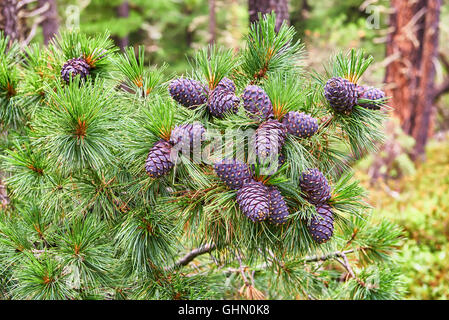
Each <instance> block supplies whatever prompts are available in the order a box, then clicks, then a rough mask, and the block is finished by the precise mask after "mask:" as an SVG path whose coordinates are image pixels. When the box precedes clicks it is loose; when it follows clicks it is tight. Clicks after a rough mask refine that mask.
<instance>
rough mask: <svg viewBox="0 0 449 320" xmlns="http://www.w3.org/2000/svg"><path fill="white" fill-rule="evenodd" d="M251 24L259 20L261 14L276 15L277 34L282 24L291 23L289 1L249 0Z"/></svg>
mask: <svg viewBox="0 0 449 320" xmlns="http://www.w3.org/2000/svg"><path fill="white" fill-rule="evenodd" d="M248 10H249V22H250V23H253V22H257V21H258V20H259V16H258V14H259V12H260V13H262V15H264V14H267V13H271V12H272V11H274V12H275V13H276V32H277V31H279V29H280V28H281V25H282V22H284V21H286V22H287V23H290V19H289V14H288V0H248Z"/></svg>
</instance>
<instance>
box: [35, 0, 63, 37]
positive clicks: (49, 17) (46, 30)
mask: <svg viewBox="0 0 449 320" xmlns="http://www.w3.org/2000/svg"><path fill="white" fill-rule="evenodd" d="M38 3H39V7H42V6H44V5H45V4H47V3H48V5H49V6H50V7H49V9H48V10H47V11H46V12H45V13H44V14H43V17H44V18H45V20H44V21H42V23H41V26H42V33H43V35H44V43H45V45H47V44H48V43H49V42H50V40H51V39H52V38H53V37H54V36H55V35H56V34H58V29H59V16H58V8H57V6H56V0H39V2H38Z"/></svg>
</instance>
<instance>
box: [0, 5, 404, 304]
mask: <svg viewBox="0 0 449 320" xmlns="http://www.w3.org/2000/svg"><path fill="white" fill-rule="evenodd" d="M189 3H190V2H189ZM191 3H193V4H194V3H195V1H192V2H191ZM274 22H275V16H274V15H268V16H265V17H264V18H263V20H262V21H261V22H260V24H255V25H253V26H252V28H251V30H250V33H249V35H248V44H247V47H246V48H245V49H244V50H241V51H238V52H233V51H231V50H228V49H224V48H222V47H219V46H210V47H209V48H207V49H203V50H200V51H199V53H198V54H197V55H196V58H195V59H194V61H193V63H192V65H191V68H192V71H191V74H193V75H195V77H196V79H198V80H201V81H203V82H204V81H206V83H207V84H208V87H209V89H213V88H215V86H216V85H217V83H218V82H219V81H220V80H221V79H222V78H223V77H224V76H231V77H232V78H234V79H235V80H236V84H237V91H236V94H237V95H239V93H240V92H242V90H243V89H244V87H245V86H247V85H248V84H253V83H257V84H259V85H261V86H263V87H264V88H266V89H267V93H268V95H269V98H270V99H271V101H272V103H273V104H274V105H275V112H274V113H275V114H274V115H275V118H276V119H277V120H279V121H281V120H282V117H283V116H284V114H285V113H286V112H287V111H302V112H306V113H309V114H311V115H313V116H314V117H317V118H318V117H319V118H320V119H332V121H330V123H329V122H327V121H326V120H323V121H321V123H320V128H319V132H318V133H317V134H316V135H314V136H313V137H312V138H310V139H304V138H297V137H295V136H292V135H289V137H288V138H287V143H286V144H285V146H284V152H285V155H286V157H287V160H286V163H285V165H283V166H282V168H281V169H280V170H278V171H277V172H276V173H275V174H273V175H271V176H268V175H262V174H261V172H260V170H259V169H260V168H259V167H258V166H256V171H257V174H256V175H255V178H256V179H258V180H261V181H263V182H264V183H265V184H267V185H269V186H275V187H277V188H278V189H279V191H280V192H281V193H282V195H283V197H284V198H285V201H286V203H287V205H288V208H289V213H290V214H289V216H288V219H287V222H286V223H285V224H283V225H280V226H278V225H274V224H272V223H269V222H268V221H263V222H260V223H253V222H252V221H251V220H249V219H248V218H247V217H246V216H244V215H243V214H242V212H241V210H240V208H239V206H238V204H237V203H236V191H235V190H229V189H228V188H227V187H226V186H225V185H224V184H223V183H222V182H221V181H220V179H219V178H218V177H217V175H216V174H215V172H214V170H213V167H212V164H213V163H207V161H203V162H195V161H194V160H195V159H192V158H191V157H190V156H189V155H186V154H182V155H181V157H180V160H182V161H180V162H179V163H178V162H177V163H175V165H174V168H173V169H172V170H171V171H170V172H169V173H168V174H167V175H165V176H162V177H160V178H152V177H150V176H148V175H147V174H146V171H145V162H146V160H147V156H148V152H149V150H150V149H151V148H152V147H153V145H154V143H155V142H156V141H158V140H159V139H165V140H169V138H170V136H171V131H172V129H173V127H174V126H175V125H178V124H186V123H193V122H197V123H201V124H202V125H203V126H204V128H205V129H215V131H216V132H218V133H226V134H230V133H231V132H230V130H229V129H234V130H235V132H237V133H238V139H236V140H237V141H236V143H237V142H244V140H245V137H244V136H243V134H242V135H240V133H242V132H243V130H244V129H249V128H251V129H256V128H257V127H258V125H259V124H258V123H257V122H256V121H254V120H252V119H250V118H249V116H248V114H247V113H246V112H245V111H244V110H242V109H243V108H240V111H239V112H238V113H237V114H235V115H227V116H225V117H224V118H223V119H220V120H217V119H213V118H212V117H210V116H209V114H208V113H207V108H206V106H201V107H199V108H197V109H194V110H186V109H185V108H184V107H182V106H181V105H179V104H177V103H176V102H175V101H174V100H173V99H172V98H171V97H170V96H169V95H168V92H167V91H168V90H167V83H166V81H165V79H166V78H165V77H166V75H165V73H164V70H165V68H164V67H162V68H152V69H149V68H148V67H146V66H145V64H144V60H145V56H144V51H143V48H139V50H138V52H137V55H136V53H135V52H134V50H133V49H131V48H128V49H126V50H125V52H124V53H122V54H115V51H116V48H114V47H113V46H112V43H111V41H110V39H109V37H108V35H107V33H105V34H103V35H99V36H98V37H90V36H86V35H85V34H83V33H80V32H78V31H72V32H67V33H62V34H61V36H59V37H58V38H57V39H56V40H55V41H54V42H53V43H52V44H50V46H49V48H48V49H47V50H45V51H44V53H42V52H41V51H40V50H37V47H36V46H34V47H31V48H30V49H28V51H27V54H26V55H25V56H26V58H25V60H24V61H25V62H24V63H22V64H19V65H18V66H17V68H18V70H19V72H23V74H24V75H26V79H25V80H24V84H23V86H20V85H19V87H20V88H21V90H19V91H18V93H17V95H18V100H17V101H21V103H23V105H22V106H23V108H24V110H25V114H26V119H25V118H23V119H22V122H21V123H20V127H19V128H18V129H17V130H16V129H14V127H13V126H9V127H8V128H10V129H11V131H10V132H8V135H9V136H8V140H11V141H9V143H6V144H5V146H4V148H5V150H4V151H3V154H2V169H3V170H5V171H6V173H7V179H6V183H7V187H8V192H9V194H10V196H11V199H12V202H11V204H10V205H9V206H8V207H7V208H5V210H2V211H1V214H0V218H1V219H0V256H1V257H2V258H3V259H0V274H1V275H2V276H3V275H5V277H7V278H8V280H6V281H4V280H2V282H0V285H1V292H5V293H4V294H3V293H2V294H3V295H4V297H5V298H21V299H68V298H69V299H106V298H115V299H195V298H202V299H206V298H230V297H233V298H242V297H243V298H250V299H254V298H263V297H265V296H266V297H269V298H292V297H297V298H311V299H316V298H327V297H338V298H344V299H351V298H352V299H354V298H355V299H387V298H388V299H393V298H395V299H396V298H399V297H400V296H401V294H402V290H401V289H400V286H399V285H400V278H399V276H398V273H396V272H393V271H391V270H395V268H396V262H395V252H396V248H397V247H398V246H399V243H400V242H401V241H402V232H401V230H399V229H398V228H397V227H395V226H394V225H392V224H391V223H389V222H387V221H384V222H382V223H380V224H378V225H373V224H372V223H370V219H371V217H370V215H369V213H368V212H367V208H368V206H367V205H366V203H365V202H364V201H363V197H364V190H363V189H362V188H361V187H360V186H359V184H358V182H357V181H354V180H353V179H352V178H351V177H352V176H351V174H350V173H349V171H350V170H349V168H348V167H344V165H343V163H342V162H343V161H342V159H343V155H344V151H342V150H345V149H344V147H346V148H348V147H349V148H352V149H353V150H360V149H361V148H362V146H363V147H370V146H371V145H374V144H375V143H377V142H379V140H381V135H380V128H379V127H380V124H381V121H380V120H381V118H382V116H381V115H379V114H377V113H375V112H373V111H372V110H370V111H369V112H368V110H362V109H356V111H355V112H354V113H353V114H352V115H351V117H348V118H344V117H340V118H339V117H337V116H335V117H334V118H329V117H331V116H332V113H331V111H330V109H329V108H325V107H324V106H325V105H326V104H325V100H324V97H323V94H322V84H321V83H317V82H316V81H314V79H311V77H309V76H308V75H307V74H303V73H302V72H301V69H300V68H298V67H297V62H298V61H299V60H300V59H301V58H302V56H303V52H302V45H301V44H300V43H299V41H296V40H295V30H294V28H292V27H287V26H286V25H284V26H283V27H282V28H281V29H280V31H279V33H278V34H277V35H276V34H275V33H274ZM79 56H83V57H84V58H85V59H86V60H89V61H88V62H89V64H90V65H91V66H92V67H93V70H94V72H91V73H90V74H89V75H88V76H87V80H86V81H80V79H79V78H75V79H73V80H72V81H70V83H69V84H66V83H65V82H64V81H62V79H61V75H60V70H61V67H62V65H63V64H64V63H65V62H66V60H67V59H70V58H74V57H79ZM352 58H353V59H352V60H351V59H349V58H347V57H343V56H342V58H341V59H340V60H337V61H332V63H334V64H333V66H334V67H335V69H336V70H337V69H338V68H340V69H343V68H341V66H342V65H346V64H349V65H351V67H350V68H349V70H351V72H352V71H354V70H355V71H354V73H357V74H358V75H360V76H361V74H362V73H363V71H364V69H365V68H364V67H360V66H361V65H364V62H363V61H362V57H361V56H357V57H356V56H354V55H353V56H352ZM348 59H349V60H348ZM355 60H357V61H362V62H361V63H360V65H359V64H358V63H355V64H354V65H355V67H354V66H352V65H353V63H352V62H351V61H355ZM357 65H359V67H357ZM0 71H1V72H2V73H4V72H6V71H5V70H3V69H2V70H0ZM340 71H341V70H340ZM36 74H37V76H36ZM0 79H1V77H0ZM28 95H29V96H31V97H32V102H29V103H26V102H25V101H26V98H27V97H28ZM208 132H212V130H211V131H208ZM341 132H343V134H340V133H341ZM207 138H211V137H207ZM342 145H343V148H342ZM228 147H230V149H232V150H231V151H230V153H231V154H234V153H235V152H236V150H235V149H236V148H235V147H236V145H234V142H232V143H230V146H228ZM216 148H218V147H217V146H216V145H214V141H213V137H212V139H211V140H207V141H205V144H204V145H203V150H202V151H203V154H205V156H206V159H203V160H211V159H212V158H213V154H214V151H216V150H215V149H216ZM249 149H250V148H244V153H245V154H244V155H242V156H244V159H246V158H248V157H249V156H250V154H249V153H250V151H249ZM239 156H240V155H239ZM215 160H216V159H215ZM212 162H213V161H212ZM309 168H319V169H320V170H321V171H323V172H324V174H325V175H326V177H328V179H329V183H330V185H331V186H332V189H333V192H332V198H331V199H330V201H329V204H330V205H331V206H332V210H333V216H334V218H335V221H336V224H335V235H334V237H333V238H332V239H331V240H330V241H329V242H327V243H326V244H323V245H319V244H317V243H315V242H314V241H313V239H312V237H311V236H310V233H309V231H308V223H309V222H310V219H311V218H312V217H316V215H317V213H316V209H315V207H314V206H313V205H311V204H310V203H309V202H307V200H306V197H305V194H303V192H302V191H301V188H300V184H299V177H300V174H301V173H302V172H303V171H304V170H306V169H309ZM336 168H344V169H346V170H344V171H345V174H343V175H341V177H340V175H339V174H338V173H337V172H336V170H335V169H336ZM204 246H208V248H209V249H208V250H205V251H204V252H202V253H209V256H208V257H207V258H206V256H204V255H203V256H201V257H193V258H192V259H194V260H195V261H194V262H190V261H187V262H185V258H183V255H182V253H186V252H187V253H189V252H190V250H192V248H195V247H199V248H200V249H201V248H204ZM200 249H198V250H200ZM193 253H195V251H193ZM190 254H192V252H190ZM348 256H350V258H351V264H349V262H347V259H348ZM342 259H343V260H342ZM189 262H190V263H189ZM373 266H376V267H377V268H374V267H373ZM342 267H343V269H342ZM223 270H225V271H224V272H223ZM236 270H237V271H236ZM236 273H238V274H239V275H240V276H239V277H235V274H236ZM347 274H349V276H348V275H347ZM344 277H346V278H345V279H346V280H347V281H339V280H338V279H340V278H344ZM221 283H224V285H221ZM267 283H270V284H273V288H271V287H269V286H267V285H266V284H267Z"/></svg>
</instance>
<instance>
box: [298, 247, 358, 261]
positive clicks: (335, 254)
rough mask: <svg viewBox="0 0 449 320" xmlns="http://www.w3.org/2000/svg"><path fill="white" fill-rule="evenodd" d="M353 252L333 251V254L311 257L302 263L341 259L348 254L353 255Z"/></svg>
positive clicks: (352, 250)
mask: <svg viewBox="0 0 449 320" xmlns="http://www.w3.org/2000/svg"><path fill="white" fill-rule="evenodd" d="M354 251H355V250H354V249H351V250H346V251H335V252H331V253H328V254H325V255H322V256H311V257H306V258H305V259H304V262H318V261H325V260H330V259H335V258H343V256H345V255H346V254H348V253H353V252H354Z"/></svg>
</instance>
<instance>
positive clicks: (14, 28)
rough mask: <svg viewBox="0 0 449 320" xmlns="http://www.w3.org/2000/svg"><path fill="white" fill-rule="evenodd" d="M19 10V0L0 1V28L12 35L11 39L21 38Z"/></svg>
mask: <svg viewBox="0 0 449 320" xmlns="http://www.w3.org/2000/svg"><path fill="white" fill-rule="evenodd" d="M17 12H18V8H17V0H2V1H0V29H1V30H3V32H4V33H5V34H6V35H7V36H9V37H10V40H11V41H13V40H19V39H20V32H19V29H20V28H19V19H18V16H17Z"/></svg>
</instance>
